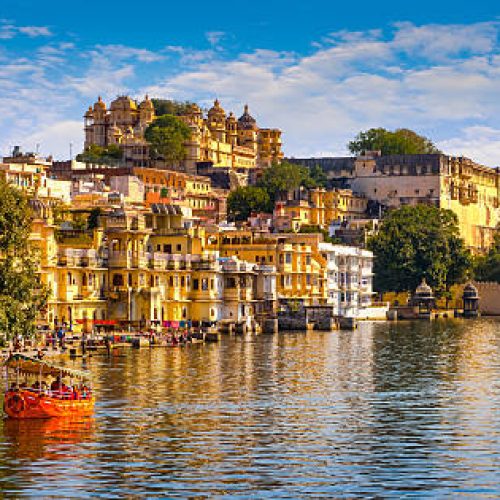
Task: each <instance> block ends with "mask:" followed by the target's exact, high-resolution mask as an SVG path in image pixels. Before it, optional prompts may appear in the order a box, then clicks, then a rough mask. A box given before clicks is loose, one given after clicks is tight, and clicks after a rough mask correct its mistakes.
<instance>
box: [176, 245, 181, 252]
mask: <svg viewBox="0 0 500 500" xmlns="http://www.w3.org/2000/svg"><path fill="white" fill-rule="evenodd" d="M177 251H178V252H181V251H182V245H181V244H178V245H177Z"/></svg>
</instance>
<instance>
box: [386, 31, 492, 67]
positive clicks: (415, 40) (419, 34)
mask: <svg viewBox="0 0 500 500" xmlns="http://www.w3.org/2000/svg"><path fill="white" fill-rule="evenodd" d="M396 28H397V32H396V34H395V36H394V43H393V45H394V47H395V48H397V49H398V50H401V51H404V52H407V53H408V54H410V55H412V56H418V57H420V58H421V57H424V58H427V59H430V60H445V59H447V58H449V57H450V56H456V55H459V54H460V53H463V52H466V53H471V54H487V53H489V52H491V51H492V50H493V48H494V47H495V45H496V43H497V38H498V28H499V23H498V22H486V23H474V24H470V25H438V24H428V25H425V26H415V25H413V24H412V23H408V22H404V23H397V24H396Z"/></svg>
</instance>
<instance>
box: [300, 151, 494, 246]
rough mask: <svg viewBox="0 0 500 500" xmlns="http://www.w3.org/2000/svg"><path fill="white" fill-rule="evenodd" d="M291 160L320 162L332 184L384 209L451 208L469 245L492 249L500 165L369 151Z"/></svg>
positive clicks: (312, 164)
mask: <svg viewBox="0 0 500 500" xmlns="http://www.w3.org/2000/svg"><path fill="white" fill-rule="evenodd" d="M290 161H291V162H294V163H298V164H302V165H306V166H310V167H312V166H314V165H320V166H321V167H322V168H323V169H324V170H325V172H326V174H327V176H328V178H329V179H330V182H331V183H334V184H337V185H342V186H344V187H348V188H350V189H352V190H353V192H355V193H359V194H360V195H364V196H365V197H366V198H367V199H368V200H372V201H375V202H377V203H378V204H380V207H381V208H397V207H400V206H403V205H415V204H418V203H426V204H433V205H436V206H438V207H441V208H446V209H449V210H452V211H453V212H454V213H455V214H456V215H457V218H458V225H459V228H460V233H461V236H462V237H463V238H464V240H465V243H466V245H467V246H468V247H469V248H470V249H471V250H473V251H476V252H482V251H485V250H486V249H488V247H489V246H490V245H491V244H492V242H493V235H494V232H495V229H496V227H497V226H498V224H499V223H500V170H499V169H498V168H497V169H495V168H490V167H486V166H484V165H480V164H478V163H476V162H474V161H473V160H470V159H468V158H464V157H454V156H448V155H444V154H425V155H392V156H380V154H379V153H378V152H367V153H365V154H364V155H362V156H358V157H349V158H308V159H297V158H294V159H291V160H290Z"/></svg>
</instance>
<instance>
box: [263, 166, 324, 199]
mask: <svg viewBox="0 0 500 500" xmlns="http://www.w3.org/2000/svg"><path fill="white" fill-rule="evenodd" d="M257 186H259V187H261V188H263V189H265V190H266V191H267V194H268V195H269V197H270V198H271V201H272V202H273V203H274V201H276V198H277V197H278V195H279V194H280V193H283V192H287V191H291V190H293V189H298V188H299V187H301V186H303V187H306V188H314V187H318V181H317V180H316V179H314V178H312V177H311V175H310V172H309V169H308V168H307V167H304V166H302V165H295V164H293V163H289V162H287V161H284V162H281V163H273V164H272V165H271V166H270V167H269V168H267V169H266V170H264V173H263V175H262V177H261V178H260V179H259V180H258V182H257Z"/></svg>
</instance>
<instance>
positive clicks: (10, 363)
mask: <svg viewBox="0 0 500 500" xmlns="http://www.w3.org/2000/svg"><path fill="white" fill-rule="evenodd" d="M4 366H7V367H8V368H11V369H13V370H17V369H19V372H20V373H22V374H25V373H28V374H32V375H38V374H40V373H41V374H42V375H52V376H53V377H57V376H59V375H62V376H64V377H78V378H82V379H87V380H88V379H90V373H89V372H85V371H81V370H73V369H71V368H65V367H63V366H56V365H52V364H50V363H47V362H46V361H43V360H41V359H37V358H30V357H29V356H25V355H24V354H12V356H10V358H9V359H7V360H6V361H5V363H4Z"/></svg>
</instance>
